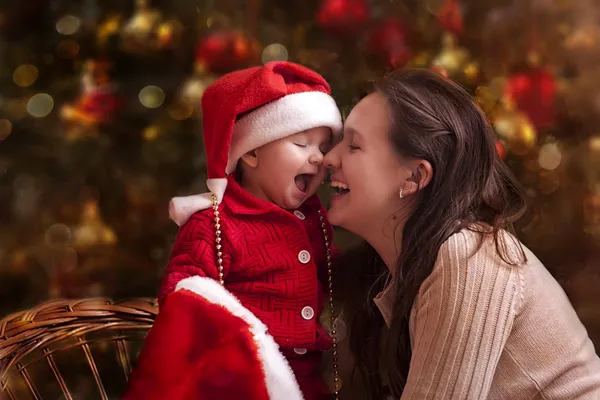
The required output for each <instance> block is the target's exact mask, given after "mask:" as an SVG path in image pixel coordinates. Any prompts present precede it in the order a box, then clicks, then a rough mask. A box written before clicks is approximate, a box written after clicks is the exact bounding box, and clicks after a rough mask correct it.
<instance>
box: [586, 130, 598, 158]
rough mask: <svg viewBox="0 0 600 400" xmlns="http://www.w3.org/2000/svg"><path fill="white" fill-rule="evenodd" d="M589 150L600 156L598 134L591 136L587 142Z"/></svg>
mask: <svg viewBox="0 0 600 400" xmlns="http://www.w3.org/2000/svg"><path fill="white" fill-rule="evenodd" d="M588 146H589V148H590V151H592V152H593V153H598V155H599V156H600V135H596V136H592V137H591V138H590V140H589V142H588Z"/></svg>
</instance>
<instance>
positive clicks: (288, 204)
mask: <svg viewBox="0 0 600 400" xmlns="http://www.w3.org/2000/svg"><path fill="white" fill-rule="evenodd" d="M314 194H315V191H310V192H308V193H305V194H304V195H302V196H298V195H293V194H291V195H290V194H288V195H285V196H282V197H281V198H280V201H278V202H276V204H277V205H278V206H279V207H281V208H284V209H286V210H295V209H297V208H300V207H301V206H302V204H304V202H305V201H306V200H308V199H309V198H310V197H311V196H313V195H314Z"/></svg>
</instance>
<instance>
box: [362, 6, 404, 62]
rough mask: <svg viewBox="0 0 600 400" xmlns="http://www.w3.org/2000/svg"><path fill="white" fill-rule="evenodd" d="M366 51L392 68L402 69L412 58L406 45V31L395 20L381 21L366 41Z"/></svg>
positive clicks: (400, 23) (401, 24)
mask: <svg viewBox="0 0 600 400" xmlns="http://www.w3.org/2000/svg"><path fill="white" fill-rule="evenodd" d="M367 46H368V49H367V50H368V51H369V52H370V53H372V54H374V55H376V56H378V57H380V58H381V59H382V61H383V62H384V63H386V64H387V65H388V66H390V67H393V68H398V67H402V66H403V65H404V64H406V63H407V62H408V60H410V58H411V57H412V50H411V48H410V47H409V44H408V31H407V29H406V27H405V26H404V24H403V23H402V22H401V21H399V20H398V19H395V18H389V19H386V20H384V21H382V22H381V23H380V24H379V25H378V26H377V27H376V28H375V29H374V30H373V31H372V32H371V34H370V35H369V37H368V39H367Z"/></svg>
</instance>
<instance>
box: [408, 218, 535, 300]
mask: <svg viewBox="0 0 600 400" xmlns="http://www.w3.org/2000/svg"><path fill="white" fill-rule="evenodd" d="M524 257H525V253H524V250H523V246H522V245H521V243H520V242H519V241H518V239H517V238H515V237H514V236H513V235H511V234H509V233H508V232H506V231H500V232H498V235H497V236H496V237H495V235H493V234H492V233H491V232H489V231H488V230H486V229H480V227H477V226H475V227H473V226H471V227H467V228H463V229H461V230H460V231H458V232H456V233H454V234H452V235H451V236H450V237H449V238H448V239H447V240H446V241H445V242H444V243H443V244H442V246H441V247H440V249H439V251H438V256H437V259H436V262H435V264H434V266H433V270H432V272H431V274H430V275H429V277H428V278H427V279H426V280H425V281H424V282H423V285H422V286H421V289H420V291H419V295H418V296H417V301H416V303H420V302H421V301H425V300H426V299H427V300H431V298H432V297H435V296H443V297H445V296H448V295H452V296H456V297H457V298H463V297H465V299H466V298H469V297H470V295H471V294H473V293H475V292H477V291H478V289H477V288H479V289H483V288H486V289H485V291H484V292H485V293H488V294H490V295H492V296H493V295H495V294H494V292H497V293H513V294H514V297H511V298H510V299H509V298H504V300H505V301H509V300H510V301H511V302H514V303H513V310H514V311H515V312H518V310H519V308H520V303H521V301H520V299H522V295H523V292H524V290H525V280H524V274H523V271H522V269H523V268H522V265H523V264H524V263H525V262H526V261H525V258H524ZM471 292H473V293H471ZM415 305H417V304H415Z"/></svg>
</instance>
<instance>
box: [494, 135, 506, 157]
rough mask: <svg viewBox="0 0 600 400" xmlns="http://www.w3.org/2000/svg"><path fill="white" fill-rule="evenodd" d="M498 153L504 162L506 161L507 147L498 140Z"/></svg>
mask: <svg viewBox="0 0 600 400" xmlns="http://www.w3.org/2000/svg"><path fill="white" fill-rule="evenodd" d="M496 151H497V152H498V156H500V158H501V159H502V160H506V147H504V144H502V142H501V141H500V140H496Z"/></svg>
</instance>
